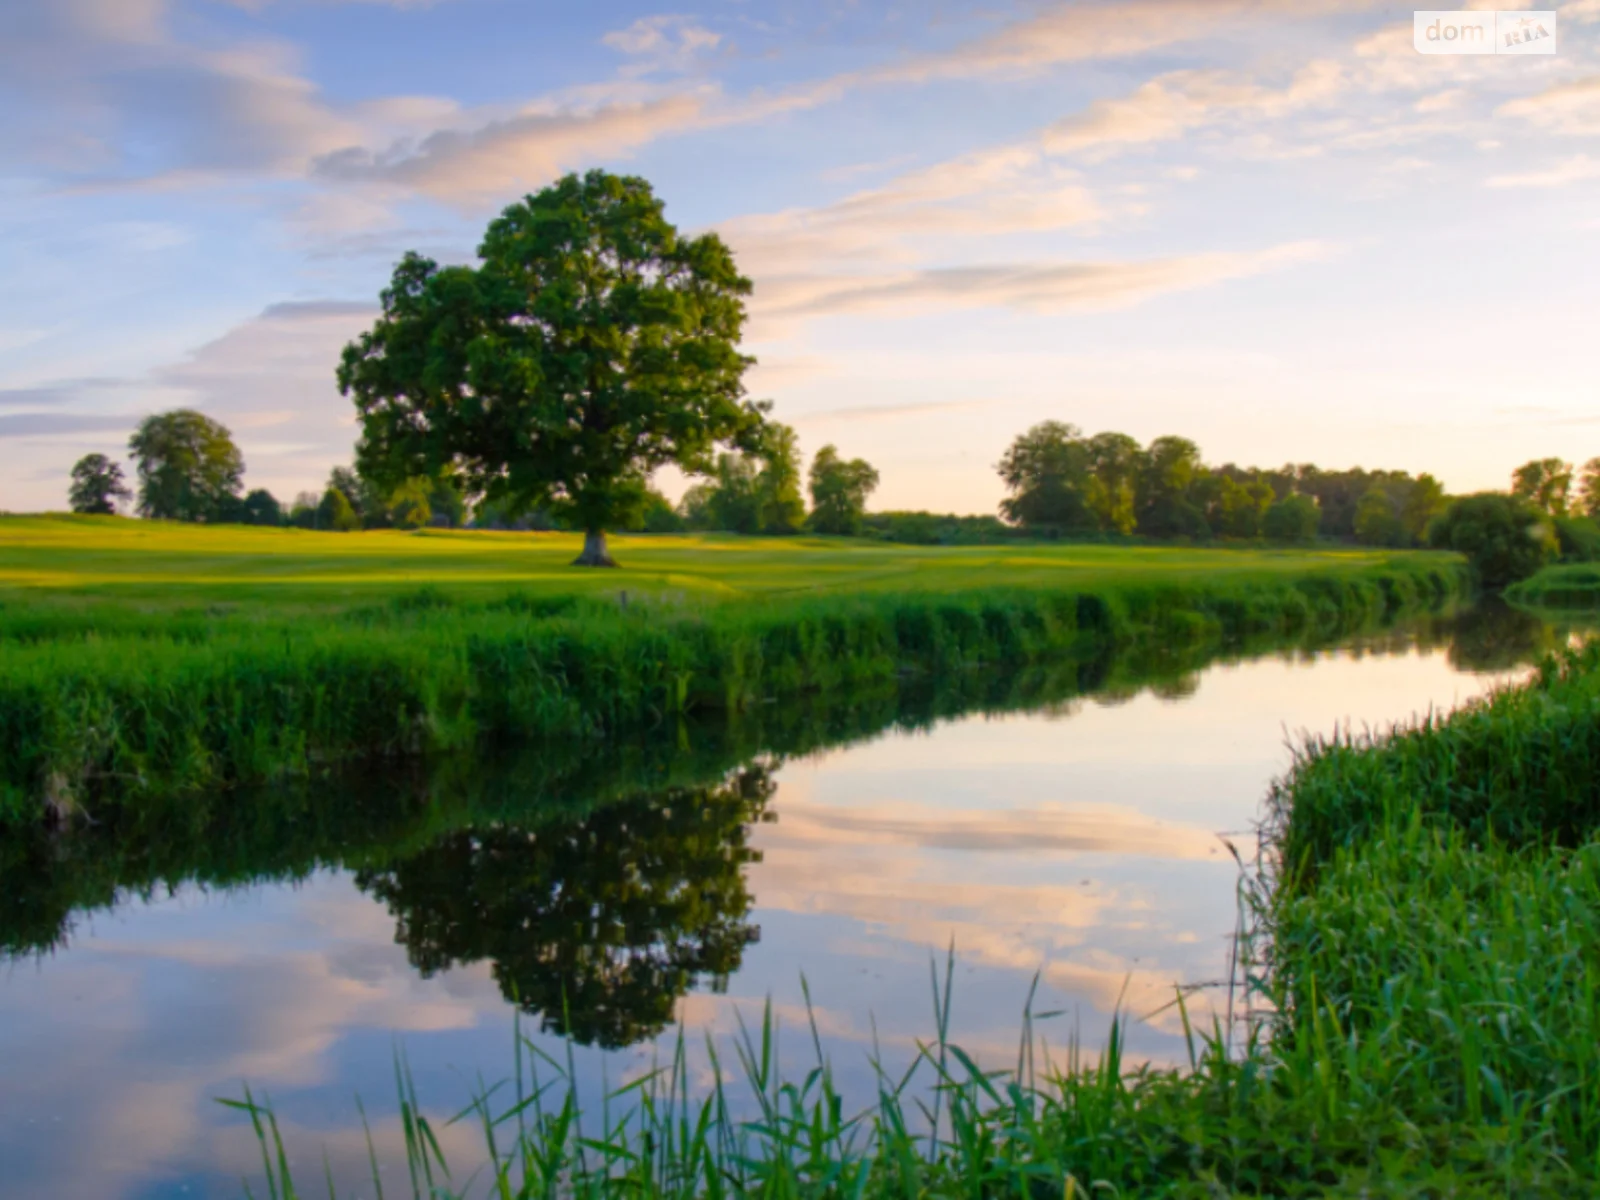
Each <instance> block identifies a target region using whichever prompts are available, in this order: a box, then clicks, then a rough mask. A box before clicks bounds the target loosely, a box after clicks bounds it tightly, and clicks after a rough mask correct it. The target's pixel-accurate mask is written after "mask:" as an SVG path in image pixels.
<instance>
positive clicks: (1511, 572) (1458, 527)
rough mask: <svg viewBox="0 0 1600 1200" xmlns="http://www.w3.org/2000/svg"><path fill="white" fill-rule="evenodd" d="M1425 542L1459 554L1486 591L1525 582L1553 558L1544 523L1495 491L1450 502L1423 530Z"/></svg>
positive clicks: (1527, 507)
mask: <svg viewBox="0 0 1600 1200" xmlns="http://www.w3.org/2000/svg"><path fill="white" fill-rule="evenodd" d="M1428 542H1429V544H1430V545H1432V546H1434V547H1436V548H1437V549H1441V550H1454V551H1455V552H1456V553H1458V554H1462V555H1465V556H1466V559H1467V561H1468V562H1469V563H1471V564H1472V569H1473V571H1474V572H1475V573H1476V575H1477V577H1478V581H1479V583H1480V584H1482V586H1483V587H1485V588H1487V589H1488V590H1490V591H1500V590H1501V589H1503V588H1505V587H1507V586H1509V585H1510V584H1513V583H1516V582H1517V581H1518V580H1519V579H1527V578H1528V577H1529V576H1531V575H1533V574H1535V573H1536V572H1537V571H1538V570H1539V568H1540V567H1542V566H1544V565H1545V564H1546V563H1548V562H1550V561H1552V560H1553V559H1554V558H1555V557H1556V555H1557V553H1558V547H1557V544H1556V539H1555V534H1554V532H1553V531H1552V529H1551V527H1550V522H1549V519H1548V518H1546V517H1545V516H1544V514H1542V513H1541V512H1539V511H1538V510H1537V509H1535V508H1533V507H1532V506H1531V505H1529V504H1528V503H1527V502H1526V501H1525V500H1522V499H1519V498H1517V497H1514V496H1505V495H1501V494H1500V493H1499V492H1480V493H1479V494H1478V495H1475V496H1464V497H1462V498H1461V499H1459V500H1456V501H1455V502H1454V503H1452V504H1451V505H1450V507H1449V508H1447V509H1446V510H1445V511H1444V514H1443V515H1442V516H1440V517H1439V518H1438V519H1437V520H1435V521H1434V523H1433V525H1432V526H1431V527H1430V528H1429V530H1428Z"/></svg>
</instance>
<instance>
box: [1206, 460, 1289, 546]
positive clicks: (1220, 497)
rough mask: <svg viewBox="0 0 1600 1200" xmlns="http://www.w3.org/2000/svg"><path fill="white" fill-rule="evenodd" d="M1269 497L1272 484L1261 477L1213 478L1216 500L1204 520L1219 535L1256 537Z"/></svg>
mask: <svg viewBox="0 0 1600 1200" xmlns="http://www.w3.org/2000/svg"><path fill="white" fill-rule="evenodd" d="M1273 499H1274V493H1273V490H1272V485H1271V484H1270V483H1268V482H1267V481H1266V480H1264V479H1252V480H1250V481H1248V482H1240V481H1239V480H1236V479H1233V478H1232V477H1230V476H1227V475H1223V476H1220V477H1219V478H1218V480H1217V490H1216V499H1215V500H1214V501H1213V503H1212V505H1211V508H1210V511H1209V512H1207V514H1206V519H1207V522H1208V523H1209V524H1210V526H1211V528H1212V529H1214V530H1216V531H1217V532H1218V533H1219V534H1221V535H1222V536H1223V537H1231V538H1244V539H1251V538H1258V537H1260V536H1261V534H1262V522H1264V521H1265V520H1266V516H1267V509H1269V508H1271V507H1272V503H1273Z"/></svg>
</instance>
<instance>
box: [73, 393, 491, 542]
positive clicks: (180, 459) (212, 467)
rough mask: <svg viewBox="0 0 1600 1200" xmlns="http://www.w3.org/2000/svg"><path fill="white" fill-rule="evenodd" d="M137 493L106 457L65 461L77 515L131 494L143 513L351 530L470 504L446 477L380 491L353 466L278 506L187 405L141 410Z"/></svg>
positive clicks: (222, 431)
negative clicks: (250, 484)
mask: <svg viewBox="0 0 1600 1200" xmlns="http://www.w3.org/2000/svg"><path fill="white" fill-rule="evenodd" d="M128 450H129V456H130V457H131V458H132V460H133V462H134V467H135V471H136V473H137V478H138V490H137V492H135V491H134V490H133V489H131V488H130V487H129V486H128V481H127V478H126V476H125V475H124V474H123V471H122V468H121V466H120V465H118V464H117V463H115V462H113V461H112V460H111V459H109V458H107V457H106V456H105V455H103V454H87V455H85V456H84V457H83V458H80V459H79V460H78V461H77V463H76V464H75V465H74V466H73V468H72V484H71V487H70V488H69V490H68V499H69V501H70V502H71V504H72V509H73V511H74V512H80V513H101V514H112V513H115V512H116V511H117V505H118V503H119V502H123V503H125V502H127V501H129V500H134V501H135V504H134V510H135V511H136V512H137V513H138V514H139V515H140V516H141V517H148V518H151V519H153V520H165V521H191V522H196V523H203V524H210V525H217V524H229V525H269V526H283V525H290V526H296V527H298V528H301V529H322V530H330V531H334V532H341V533H344V532H351V531H353V530H357V529H419V528H421V527H422V526H425V525H442V526H446V527H449V528H456V527H458V526H460V525H462V524H464V523H465V522H466V519H467V511H468V510H467V502H466V499H465V498H464V497H463V496H462V495H461V493H460V491H459V489H457V488H456V487H455V485H454V484H453V483H452V481H451V480H450V479H449V478H447V477H443V476H441V477H438V478H416V479H410V480H407V481H405V482H404V483H403V484H401V485H400V486H399V487H398V488H394V489H387V490H386V489H383V488H380V487H378V486H377V485H376V484H375V483H373V481H371V480H370V479H367V478H365V477H363V476H361V475H360V474H358V473H357V472H356V471H355V470H354V469H353V468H350V467H335V468H334V469H333V471H332V472H331V473H330V474H329V476H328V482H327V483H326V485H325V486H324V487H323V490H322V491H321V492H312V491H303V492H300V493H299V494H298V495H297V496H295V498H294V500H293V501H292V502H291V503H288V504H285V503H283V502H282V501H280V500H279V499H278V498H277V497H276V496H274V495H273V494H272V493H271V492H269V491H268V490H267V489H266V488H255V489H253V490H251V491H246V490H245V488H244V456H243V455H242V454H241V453H240V452H239V448H238V446H236V445H235V444H234V441H233V436H232V435H231V434H230V433H229V431H228V430H227V428H226V427H225V426H223V425H221V424H220V423H218V422H216V421H213V420H212V419H211V418H209V417H207V416H204V415H203V414H201V413H198V412H195V411H193V410H192V409H184V408H180V409H174V410H173V411H171V412H166V413H160V414H157V415H155V416H151V417H146V418H145V419H144V420H143V421H141V422H140V423H139V427H138V429H136V430H135V431H134V433H133V436H132V437H130V438H129V439H128Z"/></svg>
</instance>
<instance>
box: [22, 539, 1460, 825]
mask: <svg viewBox="0 0 1600 1200" xmlns="http://www.w3.org/2000/svg"><path fill="white" fill-rule="evenodd" d="M369 536H370V537H371V538H372V539H373V540H372V541H367V540H365V539H366V538H367V537H369ZM517 537H520V538H521V540H508V539H515V538H517ZM569 540H570V539H569ZM634 543H637V544H634ZM570 549H571V548H570V547H568V546H565V545H562V544H559V543H558V542H554V541H552V540H550V539H548V538H538V537H532V538H530V537H528V536H526V535H473V534H464V535H454V536H451V535H446V536H431V535H422V536H417V535H401V534H383V535H339V534H307V533H303V532H301V531H281V530H248V529H246V530H239V531H235V530H222V529H206V528H194V527H180V526H153V525H149V524H147V523H142V522H133V521H117V520H115V519H104V518H102V519H98V520H96V519H48V518H46V519H37V518H30V519H10V520H8V521H0V582H3V583H7V584H9V585H10V588H9V590H8V592H7V593H6V594H5V596H4V600H3V606H0V647H3V649H0V797H3V798H0V813H3V814H4V816H5V817H6V818H8V819H12V820H18V819H20V820H24V821H27V820H37V819H40V818H41V817H45V816H50V815H53V816H54V817H55V818H57V819H60V818H61V817H63V816H65V815H68V814H72V813H75V812H87V813H89V814H90V815H93V814H94V813H95V812H96V811H97V810H99V809H101V808H102V807H103V806H106V805H110V804H115V803H120V802H122V801H125V800H128V799H130V798H132V799H137V798H139V797H151V796H159V795H164V794H169V793H172V792H178V791H193V790H196V789H201V788H217V787H228V786H232V785H236V784H240V783H250V782H258V781H262V780H268V779H272V778H275V777H280V776H286V775H304V774H307V773H314V772H317V771H322V770H326V769H328V768H330V767H331V766H333V765H335V764H338V763H341V762H347V761H350V760H352V759H358V758H367V759H391V760H392V759H403V758H407V757H416V756H423V755H432V754H440V753H447V752H452V751H460V750H463V749H465V748H469V747H474V746H484V745H490V744H495V743H503V742H508V741H512V742H514V741H525V740H531V739H535V738H542V739H551V738H584V739H594V744H595V746H596V752H597V753H604V752H605V751H604V749H603V745H602V742H601V739H603V738H605V737H607V736H611V735H616V734H619V733H623V732H630V731H638V730H642V729H648V728H651V727H653V726H657V725H659V724H661V723H662V722H665V721H671V720H677V719H680V718H683V717H687V716H700V717H706V716H712V717H715V716H717V715H719V714H727V713H738V712H742V711H745V710H748V709H750V708H752V707H753V706H756V705H760V704H763V703H766V702H769V701H772V700H776V699H779V698H783V699H792V698H794V697H798V696H804V695H811V694H819V693H820V694H835V695H844V694H847V693H849V692H851V691H856V690H861V689H871V688H874V687H882V686H884V685H885V684H892V683H895V682H897V681H899V680H902V679H905V678H908V677H916V676H923V677H929V676H937V675H940V674H942V673H946V672H952V671H967V670H974V669H980V668H997V669H1002V670H1016V669H1019V668H1022V667H1025V666H1027V665H1030V664H1036V663H1040V662H1043V661H1046V660H1048V659H1051V658H1058V657H1065V656H1073V655H1077V656H1083V657H1092V656H1094V655H1096V654H1101V653H1104V652H1105V651H1106V650H1108V649H1110V648H1116V647H1129V646H1137V645H1139V644H1141V643H1148V644H1151V645H1160V646H1161V647H1162V648H1163V650H1166V651H1174V650H1182V649H1184V648H1190V649H1202V650H1204V649H1207V648H1212V647H1223V646H1226V645H1227V644H1228V643H1229V642H1230V641H1236V640H1238V639H1241V638H1246V637H1250V636H1256V635H1271V636H1293V635H1295V634H1297V633H1299V632H1301V631H1307V630H1309V631H1317V630H1323V631H1329V632H1332V631H1341V630H1342V631H1351V632H1353V631H1355V630H1357V629H1359V628H1361V627H1363V626H1364V625H1368V624H1374V623H1381V622H1383V621H1386V620H1392V619H1395V618H1396V617H1398V616H1401V615H1404V614H1407V613H1416V612H1423V611H1429V610H1434V609H1438V608H1439V607H1441V606H1443V605H1446V604H1448V603H1450V602H1451V601H1452V600H1454V599H1455V598H1457V597H1459V596H1460V595H1461V594H1462V593H1463V591H1464V590H1465V588H1466V586H1467V580H1466V575H1465V572H1464V569H1463V567H1462V566H1461V565H1460V563H1459V561H1458V560H1456V559H1455V558H1453V557H1452V556H1445V555H1390V556H1381V555H1371V554H1356V553H1350V554H1345V553H1324V554H1315V553H1298V552H1292V553H1291V552H1285V553H1281V554H1280V553H1273V552H1263V551H1217V550H1212V551H1198V550H1171V551H1159V550H1126V549H1107V548H1103V547H1087V548H1083V547H1025V548H1008V549H1005V550H998V551H997V550H993V549H987V548H984V549H981V550H980V551H977V552H974V551H973V550H971V549H948V550H941V549H937V548H935V549H925V548H923V549H908V548H901V547H874V548H868V549H863V548H860V547H856V546H853V545H846V546H842V547H841V545H840V544H839V543H837V542H829V541H825V540H804V541H799V540H797V541H791V542H774V541H773V540H771V539H766V540H762V539H656V540H647V539H642V538H641V539H634V540H633V541H632V542H628V543H623V544H619V546H618V553H619V555H621V556H622V557H623V558H624V561H637V562H639V564H640V566H639V567H638V568H637V569H635V570H631V571H629V570H624V571H616V572H611V571H607V572H586V571H579V570H574V569H572V568H569V567H565V566H561V567H559V568H558V567H557V566H556V564H557V563H558V562H560V561H564V560H565V558H566V557H567V555H568V553H569V551H570ZM518 554H520V555H523V556H525V557H523V558H518V557H516V556H517V555H518ZM396 555H404V556H409V557H406V558H405V560H404V561H405V562H406V563H407V564H408V569H407V570H405V571H404V572H400V571H399V570H398V569H397V567H396V557H395V556H396ZM652 556H653V558H652ZM519 571H520V572H521V573H520V574H519V573H518V572H519ZM560 588H566V589H567V590H565V591H562V590H559V589H560ZM585 589H587V590H586V591H585ZM602 589H603V590H602Z"/></svg>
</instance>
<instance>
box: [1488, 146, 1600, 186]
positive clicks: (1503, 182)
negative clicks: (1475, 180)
mask: <svg viewBox="0 0 1600 1200" xmlns="http://www.w3.org/2000/svg"><path fill="white" fill-rule="evenodd" d="M1588 179H1600V160H1596V159H1593V158H1590V157H1589V156H1588V155H1587V154H1579V155H1576V156H1574V157H1572V158H1569V159H1567V160H1566V161H1565V162H1562V163H1558V164H1557V165H1556V166H1553V167H1551V168H1549V169H1548V170H1545V171H1529V172H1526V173H1523V174H1520V175H1493V176H1490V178H1489V179H1488V180H1487V185H1488V186H1489V187H1492V188H1559V187H1566V186H1568V185H1569V184H1574V183H1582V182H1584V181H1585V180H1588Z"/></svg>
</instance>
